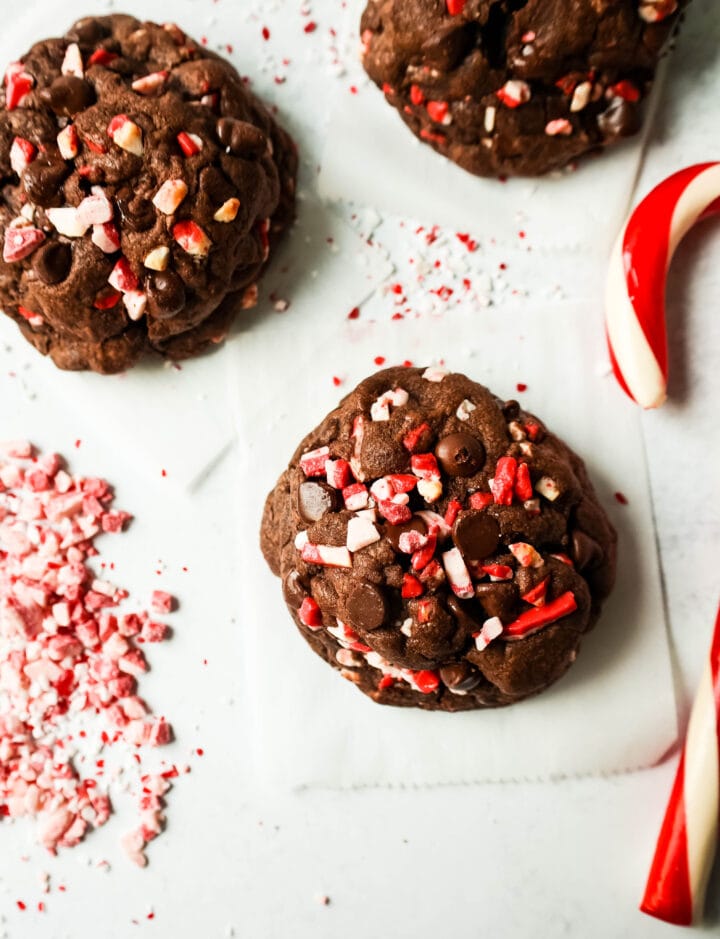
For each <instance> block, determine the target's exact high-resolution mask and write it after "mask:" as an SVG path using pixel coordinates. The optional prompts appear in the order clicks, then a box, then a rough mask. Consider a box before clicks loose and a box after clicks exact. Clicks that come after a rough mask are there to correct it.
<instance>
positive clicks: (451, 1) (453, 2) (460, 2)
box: [447, 0, 467, 16]
mask: <svg viewBox="0 0 720 939" xmlns="http://www.w3.org/2000/svg"><path fill="white" fill-rule="evenodd" d="M466 3H467V0H447V11H448V13H449V14H450V16H459V15H460V14H461V13H462V11H463V10H464V9H465V4H466Z"/></svg>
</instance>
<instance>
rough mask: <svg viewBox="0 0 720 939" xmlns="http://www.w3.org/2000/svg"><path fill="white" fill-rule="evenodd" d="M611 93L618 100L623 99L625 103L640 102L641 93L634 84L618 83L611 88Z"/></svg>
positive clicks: (628, 82)
mask: <svg viewBox="0 0 720 939" xmlns="http://www.w3.org/2000/svg"><path fill="white" fill-rule="evenodd" d="M610 91H611V92H612V94H613V95H614V96H615V97H616V98H623V99H624V100H625V101H639V100H640V92H639V90H638V89H637V87H636V86H635V85H633V83H632V82H630V81H627V80H626V79H625V80H623V81H619V82H617V84H615V85H611V86H610Z"/></svg>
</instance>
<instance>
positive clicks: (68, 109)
mask: <svg viewBox="0 0 720 939" xmlns="http://www.w3.org/2000/svg"><path fill="white" fill-rule="evenodd" d="M40 97H41V98H42V100H43V101H44V102H45V103H46V104H47V105H49V107H50V108H51V109H52V110H53V111H54V112H55V114H57V116H58V117H75V115H76V114H78V113H79V112H80V111H84V110H85V108H89V107H90V105H91V104H93V103H94V101H95V91H94V89H93V87H92V85H91V84H90V83H89V82H86V81H85V79H84V78H78V76H77V75H60V76H59V77H58V78H56V79H55V81H54V82H53V83H52V84H51V85H50V86H49V87H48V88H43V90H42V91H41V92H40Z"/></svg>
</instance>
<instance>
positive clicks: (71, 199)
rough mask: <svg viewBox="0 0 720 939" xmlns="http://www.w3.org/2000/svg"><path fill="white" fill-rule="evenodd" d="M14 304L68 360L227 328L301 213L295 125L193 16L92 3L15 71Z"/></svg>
mask: <svg viewBox="0 0 720 939" xmlns="http://www.w3.org/2000/svg"><path fill="white" fill-rule="evenodd" d="M2 97H3V100H2V101H0V181H1V184H2V188H1V190H0V233H1V236H2V239H3V242H4V248H3V258H2V261H1V262H0V306H2V308H3V309H4V311H5V312H6V313H7V314H8V315H9V316H11V317H12V318H13V319H14V320H15V321H16V322H17V323H18V325H19V326H20V329H21V331H22V333H23V335H24V336H25V337H26V339H28V340H29V341H30V342H31V343H32V344H33V345H34V346H35V347H36V348H37V349H38V350H39V351H40V352H42V353H44V354H48V355H50V356H51V357H52V359H53V361H54V362H55V364H56V365H58V366H59V367H60V368H67V369H85V368H90V369H94V370H95V371H98V372H105V373H109V372H118V371H121V370H123V369H126V368H128V367H129V366H131V365H133V364H134V363H135V362H136V361H137V360H138V359H139V358H140V356H141V355H142V354H143V353H145V352H147V351H155V352H159V353H160V354H162V355H164V356H167V357H168V358H173V359H179V358H185V357H187V356H191V355H195V354H197V353H199V352H201V351H203V350H204V349H205V348H206V347H208V346H210V345H212V344H216V343H219V342H221V341H222V340H223V339H224V337H225V335H226V334H227V332H228V329H229V327H230V324H231V322H232V320H233V318H234V316H235V314H236V313H237V312H238V311H239V310H241V309H246V308H248V307H251V306H253V305H254V303H255V302H256V298H257V280H258V277H259V275H260V273H261V271H262V269H263V267H264V265H265V263H266V261H267V259H268V255H269V253H270V251H271V249H272V247H273V246H274V244H275V242H276V241H277V239H278V238H279V237H280V236H281V235H282V233H283V232H284V230H285V229H286V228H287V227H288V225H289V224H290V222H291V221H292V217H293V206H294V195H295V177H296V171H297V156H296V152H295V147H294V144H293V142H292V141H291V140H290V138H289V137H288V136H287V134H286V133H285V132H284V131H283V130H282V129H281V128H280V127H278V125H277V124H276V123H275V121H274V120H273V118H272V117H271V116H270V114H269V113H268V111H267V109H266V108H265V107H264V106H263V105H262V104H261V103H260V102H259V101H258V100H257V98H255V97H254V95H252V94H251V93H250V91H249V90H248V88H247V86H246V85H245V84H244V83H243V81H242V79H241V78H240V76H239V75H238V73H237V72H236V71H235V69H234V68H233V67H232V66H231V65H230V64H229V63H228V62H226V61H225V60H223V59H221V58H220V57H219V56H217V55H215V54H214V53H212V52H208V51H207V50H205V49H203V48H202V46H201V45H200V44H198V43H196V42H195V41H194V40H192V39H190V37H188V36H186V35H185V33H184V32H183V31H182V30H181V29H180V28H179V27H178V26H176V25H174V24H171V23H165V24H164V25H162V26H160V25H157V24H155V23H141V22H139V21H138V20H136V19H134V18H133V17H131V16H122V15H115V16H101V17H92V18H87V19H83V20H80V21H79V22H77V23H76V24H75V25H74V26H73V27H72V28H71V29H70V30H69V31H68V33H67V34H66V35H65V36H64V37H63V38H62V39H48V40H45V41H43V42H39V43H37V44H36V45H35V46H33V47H32V49H31V50H30V51H29V52H28V53H27V55H26V56H24V58H23V59H22V61H20V62H14V63H13V64H12V65H10V66H9V67H8V69H7V71H6V73H5V88H4V95H3V96H2Z"/></svg>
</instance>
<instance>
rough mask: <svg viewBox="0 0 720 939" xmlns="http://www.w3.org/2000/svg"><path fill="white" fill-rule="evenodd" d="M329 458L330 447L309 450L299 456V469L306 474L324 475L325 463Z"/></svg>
mask: <svg viewBox="0 0 720 939" xmlns="http://www.w3.org/2000/svg"><path fill="white" fill-rule="evenodd" d="M329 458H330V447H318V448H317V449H316V450H309V451H308V452H307V453H303V455H302V456H301V457H300V469H301V470H302V471H303V473H305V475H306V476H324V475H325V463H326V462H327V461H328V459H329Z"/></svg>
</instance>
